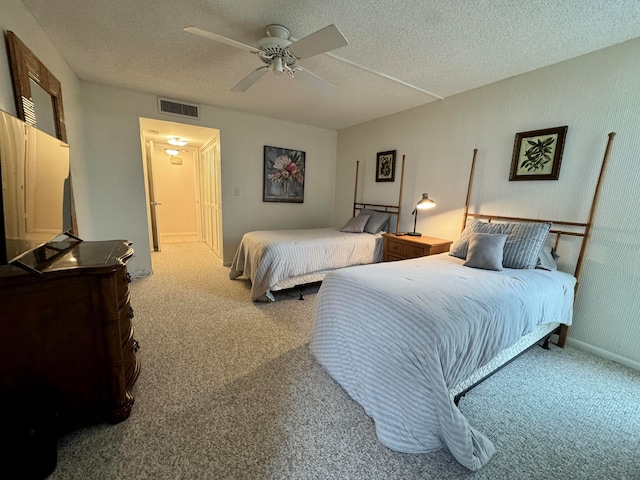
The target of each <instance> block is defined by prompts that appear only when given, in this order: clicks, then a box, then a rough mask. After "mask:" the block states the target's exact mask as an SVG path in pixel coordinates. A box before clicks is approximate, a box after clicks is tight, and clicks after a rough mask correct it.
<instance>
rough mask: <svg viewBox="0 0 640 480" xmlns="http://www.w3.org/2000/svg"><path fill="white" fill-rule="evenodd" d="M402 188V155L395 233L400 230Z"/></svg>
mask: <svg viewBox="0 0 640 480" xmlns="http://www.w3.org/2000/svg"><path fill="white" fill-rule="evenodd" d="M403 188H404V155H402V168H401V170H400V193H399V194H398V216H397V217H396V233H398V232H399V229H400V214H401V213H402V189H403Z"/></svg>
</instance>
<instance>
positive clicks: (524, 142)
mask: <svg viewBox="0 0 640 480" xmlns="http://www.w3.org/2000/svg"><path fill="white" fill-rule="evenodd" d="M567 129H568V127H567V126H566V125H565V126H562V127H554V128H545V129H543V130H531V131H529V132H520V133H516V140H515V143H514V145H513V157H512V159H511V172H510V174H509V180H510V181H514V180H558V177H559V176H560V163H561V162H562V152H563V149H564V140H565V137H566V136H567Z"/></svg>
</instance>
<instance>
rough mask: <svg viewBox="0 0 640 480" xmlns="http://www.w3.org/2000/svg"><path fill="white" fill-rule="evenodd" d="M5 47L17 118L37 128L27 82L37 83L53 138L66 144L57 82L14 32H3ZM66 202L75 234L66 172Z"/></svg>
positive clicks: (70, 194) (73, 201)
mask: <svg viewBox="0 0 640 480" xmlns="http://www.w3.org/2000/svg"><path fill="white" fill-rule="evenodd" d="M5 38H6V42H7V50H8V52H9V66H10V69H11V80H12V82H13V94H14V97H15V100H16V109H17V112H18V118H19V119H20V120H22V121H24V122H25V123H27V124H29V125H32V126H34V127H36V128H37V125H36V120H37V118H36V116H37V113H36V109H35V105H34V102H33V96H32V93H31V82H32V81H33V82H34V83H36V84H37V85H39V86H40V87H41V88H42V89H43V90H44V91H45V92H46V93H48V94H49V96H50V97H51V105H52V111H53V116H54V118H53V124H54V125H55V130H56V135H55V136H56V138H59V139H60V140H62V141H63V142H65V143H67V129H66V126H65V123H64V109H63V108H62V87H61V86H60V81H59V80H58V79H57V78H56V77H55V76H54V75H53V74H52V73H51V72H50V71H49V69H48V68H47V67H46V66H45V65H44V64H43V63H42V62H41V61H40V60H39V59H38V57H36V56H35V54H34V53H33V52H32V51H31V50H29V48H28V47H27V46H26V45H25V44H24V43H23V42H22V40H20V39H19V38H18V37H17V36H16V34H15V33H13V32H12V31H9V30H8V31H7V32H6V34H5ZM69 201H70V206H69V208H70V214H71V229H70V232H71V233H74V234H77V233H78V224H77V219H76V209H75V200H74V197H73V180H72V179H71V172H69Z"/></svg>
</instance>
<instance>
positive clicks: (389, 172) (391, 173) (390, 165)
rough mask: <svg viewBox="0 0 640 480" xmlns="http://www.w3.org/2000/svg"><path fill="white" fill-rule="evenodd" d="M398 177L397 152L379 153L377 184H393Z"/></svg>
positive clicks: (377, 157)
mask: <svg viewBox="0 0 640 480" xmlns="http://www.w3.org/2000/svg"><path fill="white" fill-rule="evenodd" d="M395 177H396V151H395V150H390V151H388V152H378V154H377V156H376V182H393V181H394V180H395Z"/></svg>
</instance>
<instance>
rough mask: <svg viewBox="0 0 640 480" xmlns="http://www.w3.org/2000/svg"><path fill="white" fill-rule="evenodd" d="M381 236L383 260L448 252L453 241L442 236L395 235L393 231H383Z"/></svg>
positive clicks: (388, 260)
mask: <svg viewBox="0 0 640 480" xmlns="http://www.w3.org/2000/svg"><path fill="white" fill-rule="evenodd" d="M382 238H383V239H384V257H383V259H384V261H385V262H393V261H395V260H406V259H409V258H417V257H426V256H427V255H435V254H436V253H444V252H448V251H449V247H450V246H451V244H452V243H453V242H452V241H451V240H444V239H442V238H434V237H424V236H423V237H411V236H408V235H407V236H405V235H402V236H397V235H395V234H393V233H385V234H384V235H382Z"/></svg>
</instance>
